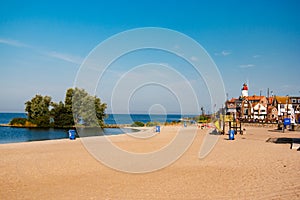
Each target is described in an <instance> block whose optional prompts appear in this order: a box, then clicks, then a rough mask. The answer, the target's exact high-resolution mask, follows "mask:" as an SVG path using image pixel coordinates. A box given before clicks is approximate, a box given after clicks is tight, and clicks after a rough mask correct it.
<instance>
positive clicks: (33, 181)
mask: <svg viewBox="0 0 300 200" xmlns="http://www.w3.org/2000/svg"><path fill="white" fill-rule="evenodd" d="M188 128H190V129H193V128H194V129H195V131H197V133H196V137H195V140H194V141H193V143H192V144H191V146H190V147H189V148H188V149H187V151H186V152H185V153H184V154H183V156H181V157H180V158H179V159H178V160H177V161H176V162H174V163H172V164H171V165H169V166H167V167H165V168H163V169H160V170H158V171H154V172H150V173H141V174H130V173H124V172H120V171H116V170H114V169H111V168H109V167H107V166H106V165H104V164H103V163H101V162H100V161H98V160H96V159H95V158H94V157H93V156H92V155H91V154H90V153H89V152H88V150H87V149H86V148H85V146H84V144H83V143H82V141H81V139H80V138H79V139H76V140H68V139H61V140H47V141H37V142H30V143H28V142H24V143H11V144H1V145H0V152H1V154H0V160H1V165H0V173H1V175H0V177H1V178H0V185H1V187H0V198H1V199H72V198H73V199H74V198H75V199H298V198H299V197H300V183H299V180H298V179H299V177H300V152H299V151H296V150H295V149H290V144H287V143H282V144H276V143H272V142H266V141H267V140H268V139H269V138H300V135H299V132H292V131H287V132H285V133H282V132H280V131H274V130H273V131H270V129H268V128H261V127H247V132H246V134H244V135H239V134H237V135H236V136H235V140H228V135H220V136H219V139H218V142H217V144H216V145H215V147H214V148H213V150H212V151H211V152H210V153H209V154H208V156H206V157H205V158H203V159H199V157H198V154H199V150H200V147H201V145H202V142H203V141H204V137H205V135H206V134H207V131H208V129H197V128H196V127H188ZM178 129H180V130H183V131H185V129H184V128H183V127H182V126H162V127H161V133H159V134H157V133H154V131H153V130H151V129H149V130H148V131H144V132H145V133H147V132H148V133H151V134H153V135H152V137H151V138H148V139H142V140H141V139H139V138H136V137H132V136H131V135H128V134H122V135H116V136H113V137H112V136H105V137H108V138H109V139H110V140H111V141H112V142H113V143H114V144H115V145H117V146H118V147H119V148H122V149H125V150H127V151H130V152H137V153H140V152H141V153H145V152H147V151H148V152H150V151H153V150H157V149H160V148H163V147H164V146H165V145H167V144H168V142H170V141H171V140H172V139H173V138H174V137H175V136H176V134H177V131H178ZM151 134H150V135H151ZM101 137H103V136H101Z"/></svg>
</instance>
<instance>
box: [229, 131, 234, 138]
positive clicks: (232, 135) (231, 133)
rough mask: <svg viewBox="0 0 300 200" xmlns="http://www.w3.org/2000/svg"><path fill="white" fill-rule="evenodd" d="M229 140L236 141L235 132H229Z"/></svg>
mask: <svg viewBox="0 0 300 200" xmlns="http://www.w3.org/2000/svg"><path fill="white" fill-rule="evenodd" d="M228 134H229V140H234V130H229V132H228Z"/></svg>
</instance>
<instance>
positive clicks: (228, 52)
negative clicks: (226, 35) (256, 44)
mask: <svg viewBox="0 0 300 200" xmlns="http://www.w3.org/2000/svg"><path fill="white" fill-rule="evenodd" d="M230 54H232V52H231V51H229V50H223V51H221V52H219V53H215V55H216V56H228V55H230Z"/></svg>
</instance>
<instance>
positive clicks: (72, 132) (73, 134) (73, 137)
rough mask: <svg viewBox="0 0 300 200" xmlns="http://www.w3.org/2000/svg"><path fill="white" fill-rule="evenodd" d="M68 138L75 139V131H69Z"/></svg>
mask: <svg viewBox="0 0 300 200" xmlns="http://www.w3.org/2000/svg"><path fill="white" fill-rule="evenodd" d="M69 138H70V140H75V139H76V131H75V130H69Z"/></svg>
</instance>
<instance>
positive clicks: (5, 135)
mask: <svg viewBox="0 0 300 200" xmlns="http://www.w3.org/2000/svg"><path fill="white" fill-rule="evenodd" d="M194 116H195V115H179V114H169V115H152V114H151V115H149V114H108V115H107V117H106V118H105V120H104V121H105V123H106V124H110V125H114V124H119V125H122V124H132V123H133V122H135V121H140V122H143V123H147V122H162V123H164V122H172V121H179V120H180V119H181V118H187V117H194ZM18 117H23V118H26V114H25V113H0V124H8V123H9V122H10V121H11V120H12V119H13V118H18ZM68 131H69V129H53V128H17V127H6V126H0V144H4V143H16V142H30V141H41V140H55V139H66V138H69V132H68ZM135 131H136V130H135V129H124V128H121V129H120V128H104V129H101V130H99V129H97V131H96V132H94V133H93V134H90V133H89V134H88V135H86V136H96V135H99V136H101V135H118V134H124V133H125V132H126V133H128V132H135ZM89 132H91V131H89ZM84 136H85V135H84ZM84 136H83V135H80V137H84ZM77 137H78V135H77Z"/></svg>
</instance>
